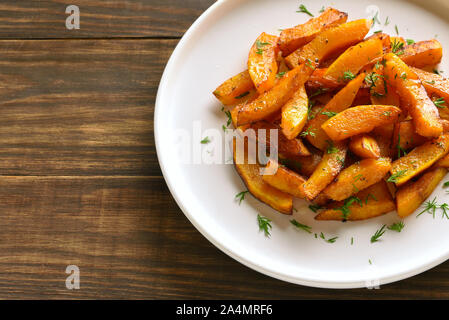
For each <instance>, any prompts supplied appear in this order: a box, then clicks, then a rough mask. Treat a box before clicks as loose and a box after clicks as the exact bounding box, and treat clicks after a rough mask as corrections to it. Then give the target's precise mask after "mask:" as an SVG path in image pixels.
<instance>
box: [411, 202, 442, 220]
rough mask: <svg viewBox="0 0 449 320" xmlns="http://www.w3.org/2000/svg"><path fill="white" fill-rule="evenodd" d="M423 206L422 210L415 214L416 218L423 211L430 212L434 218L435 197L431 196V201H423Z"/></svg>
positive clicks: (435, 208)
mask: <svg viewBox="0 0 449 320" xmlns="http://www.w3.org/2000/svg"><path fill="white" fill-rule="evenodd" d="M423 206H424V210H423V211H421V212H420V213H418V215H417V216H416V217H417V218H418V217H419V216H420V215H422V214H423V213H424V212H427V213H430V214H431V215H432V216H433V217H434V218H435V212H436V210H437V206H438V204H437V198H436V197H435V198H433V200H432V201H430V200H427V201H426V202H424V204H423Z"/></svg>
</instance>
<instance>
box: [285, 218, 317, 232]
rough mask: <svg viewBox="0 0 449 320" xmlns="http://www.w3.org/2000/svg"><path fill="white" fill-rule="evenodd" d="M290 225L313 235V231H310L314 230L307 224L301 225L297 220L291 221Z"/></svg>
mask: <svg viewBox="0 0 449 320" xmlns="http://www.w3.org/2000/svg"><path fill="white" fill-rule="evenodd" d="M290 223H291V224H292V225H294V226H295V227H296V228H298V229H301V230H304V231H305V232H307V233H312V231H310V230H312V227H309V226H307V225H305V224H302V223H299V222H298V221H296V220H295V219H292V220H290Z"/></svg>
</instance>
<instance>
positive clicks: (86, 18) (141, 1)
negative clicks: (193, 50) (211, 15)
mask: <svg viewBox="0 0 449 320" xmlns="http://www.w3.org/2000/svg"><path fill="white" fill-rule="evenodd" d="M214 2H215V1H214V0H183V1H180V0H108V1H104V0H77V1H69V0H20V1H8V0H3V1H0V38H8V39H11V38H19V39H24V38H26V39H32V38H82V37H90V38H92V37H94V38H101V37H102V38H113V37H156V38H161V37H180V36H182V34H183V33H184V32H185V30H186V29H187V28H188V27H189V26H190V25H191V24H192V22H193V21H194V20H195V19H196V18H197V17H198V16H199V15H200V14H201V13H202V12H203V11H204V10H206V9H207V8H208V7H209V6H211V5H212V4H213V3H214ZM72 4H75V5H77V6H78V7H79V8H80V13H81V15H80V17H81V19H80V29H79V30H71V31H69V30H67V28H66V26H65V21H66V18H67V17H68V14H66V13H65V10H66V7H67V6H69V5H72Z"/></svg>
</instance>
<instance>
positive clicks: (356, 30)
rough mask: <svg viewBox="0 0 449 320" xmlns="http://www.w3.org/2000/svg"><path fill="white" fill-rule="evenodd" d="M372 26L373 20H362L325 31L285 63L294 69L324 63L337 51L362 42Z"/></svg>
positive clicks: (289, 57) (295, 52)
mask: <svg viewBox="0 0 449 320" xmlns="http://www.w3.org/2000/svg"><path fill="white" fill-rule="evenodd" d="M371 24H372V21H371V20H366V19H361V20H356V21H351V22H347V23H345V24H342V25H340V26H338V27H335V28H331V29H328V30H325V31H323V32H321V33H320V34H319V35H317V36H316V38H315V39H313V40H312V41H311V42H309V43H308V44H306V45H305V46H303V47H302V48H299V49H297V50H296V51H294V52H293V53H291V54H290V55H289V56H287V57H286V58H285V62H286V63H287V65H288V66H289V67H290V68H294V67H297V66H299V65H300V64H302V63H306V62H307V61H312V62H320V61H323V60H324V59H326V58H327V57H329V56H330V55H331V54H332V53H334V52H335V51H338V50H341V49H343V48H347V47H349V46H352V45H354V44H356V43H358V42H360V41H362V40H363V38H364V37H365V35H366V34H367V33H368V31H369V30H370V28H371Z"/></svg>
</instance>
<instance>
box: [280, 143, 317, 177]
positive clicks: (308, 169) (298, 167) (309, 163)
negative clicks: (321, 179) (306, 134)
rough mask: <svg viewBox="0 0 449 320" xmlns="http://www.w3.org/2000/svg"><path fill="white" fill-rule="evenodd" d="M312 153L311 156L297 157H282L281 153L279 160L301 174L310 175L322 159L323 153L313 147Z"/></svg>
mask: <svg viewBox="0 0 449 320" xmlns="http://www.w3.org/2000/svg"><path fill="white" fill-rule="evenodd" d="M310 153H311V155H310V156H307V157H299V158H296V159H287V158H285V157H282V155H279V162H280V163H281V164H282V165H285V166H286V167H288V168H289V169H292V170H294V171H295V172H298V173H299V174H301V175H304V176H306V177H310V176H311V175H312V173H313V172H314V171H315V169H316V167H317V166H318V164H319V163H320V161H321V159H322V155H321V153H319V152H317V151H316V150H314V149H311V150H310Z"/></svg>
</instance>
